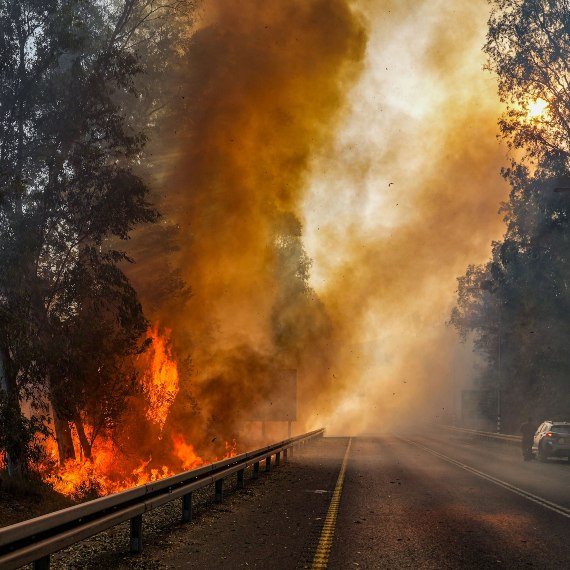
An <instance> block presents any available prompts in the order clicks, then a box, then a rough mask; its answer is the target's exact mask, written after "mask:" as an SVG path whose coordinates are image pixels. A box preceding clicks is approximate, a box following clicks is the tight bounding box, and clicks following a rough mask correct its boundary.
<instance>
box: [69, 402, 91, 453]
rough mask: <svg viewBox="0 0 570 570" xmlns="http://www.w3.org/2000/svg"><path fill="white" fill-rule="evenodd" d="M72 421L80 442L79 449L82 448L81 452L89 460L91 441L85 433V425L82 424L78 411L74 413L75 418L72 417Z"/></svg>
mask: <svg viewBox="0 0 570 570" xmlns="http://www.w3.org/2000/svg"><path fill="white" fill-rule="evenodd" d="M73 423H74V424H75V427H76V428H77V435H78V436H79V443H80V444H81V449H82V450H83V454H84V455H85V457H86V458H87V459H89V461H91V443H90V442H89V439H88V438H87V435H86V434H85V427H84V426H83V420H82V419H81V416H80V415H79V413H76V414H75V418H74V419H73Z"/></svg>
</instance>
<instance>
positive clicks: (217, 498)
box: [214, 479, 224, 503]
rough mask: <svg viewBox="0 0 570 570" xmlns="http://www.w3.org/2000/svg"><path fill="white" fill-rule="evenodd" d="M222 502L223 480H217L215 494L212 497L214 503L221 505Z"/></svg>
mask: <svg viewBox="0 0 570 570" xmlns="http://www.w3.org/2000/svg"><path fill="white" fill-rule="evenodd" d="M223 500H224V480H223V479H218V480H217V481H216V494H215V496H214V502H215V503H221V502H222V501H223Z"/></svg>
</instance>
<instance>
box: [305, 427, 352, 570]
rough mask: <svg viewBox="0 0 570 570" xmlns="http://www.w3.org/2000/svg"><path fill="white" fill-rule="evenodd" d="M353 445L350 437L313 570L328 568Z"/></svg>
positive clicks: (312, 566) (314, 559)
mask: <svg viewBox="0 0 570 570" xmlns="http://www.w3.org/2000/svg"><path fill="white" fill-rule="evenodd" d="M351 445H352V438H351V437H349V438H348V445H347V446H346V451H345V452H344V459H343V460H342V466H341V468H340V473H339V474H338V479H337V481H336V486H335V488H334V491H333V496H332V499H331V504H330V505H329V510H328V511H327V516H326V518H325V523H324V524H323V530H322V531H321V537H320V538H319V544H318V545H317V550H316V552H315V557H314V558H313V564H312V565H311V568H312V569H313V570H317V569H322V568H326V567H327V564H328V561H329V554H330V551H331V546H332V539H333V536H334V528H335V525H336V517H337V515H338V508H339V505H340V496H341V494H342V485H343V483H344V473H345V471H346V464H347V463H348V453H349V452H350V446H351Z"/></svg>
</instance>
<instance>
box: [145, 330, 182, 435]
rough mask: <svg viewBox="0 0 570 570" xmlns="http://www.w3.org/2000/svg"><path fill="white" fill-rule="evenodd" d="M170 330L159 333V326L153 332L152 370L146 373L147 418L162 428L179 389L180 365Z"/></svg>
mask: <svg viewBox="0 0 570 570" xmlns="http://www.w3.org/2000/svg"><path fill="white" fill-rule="evenodd" d="M169 334H170V331H165V335H164V336H160V335H159V334H158V327H157V326H156V327H154V328H153V330H152V332H151V338H152V348H151V351H152V360H151V364H150V370H149V372H148V373H147V374H145V379H144V384H145V393H146V395H147V397H148V400H149V406H148V410H147V414H146V415H147V418H148V419H149V420H150V421H152V422H154V423H155V424H157V425H158V426H159V427H160V429H162V428H163V427H164V423H165V422H166V418H167V416H168V412H169V411H170V407H171V406H172V403H173V402H174V399H175V398H176V395H177V394H178V390H179V379H178V366H177V365H176V362H175V361H174V360H173V359H172V353H171V349H170V346H169V342H168V335H169Z"/></svg>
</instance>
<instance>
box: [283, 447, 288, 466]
mask: <svg viewBox="0 0 570 570" xmlns="http://www.w3.org/2000/svg"><path fill="white" fill-rule="evenodd" d="M283 463H287V448H285V449H284V450H283Z"/></svg>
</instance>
